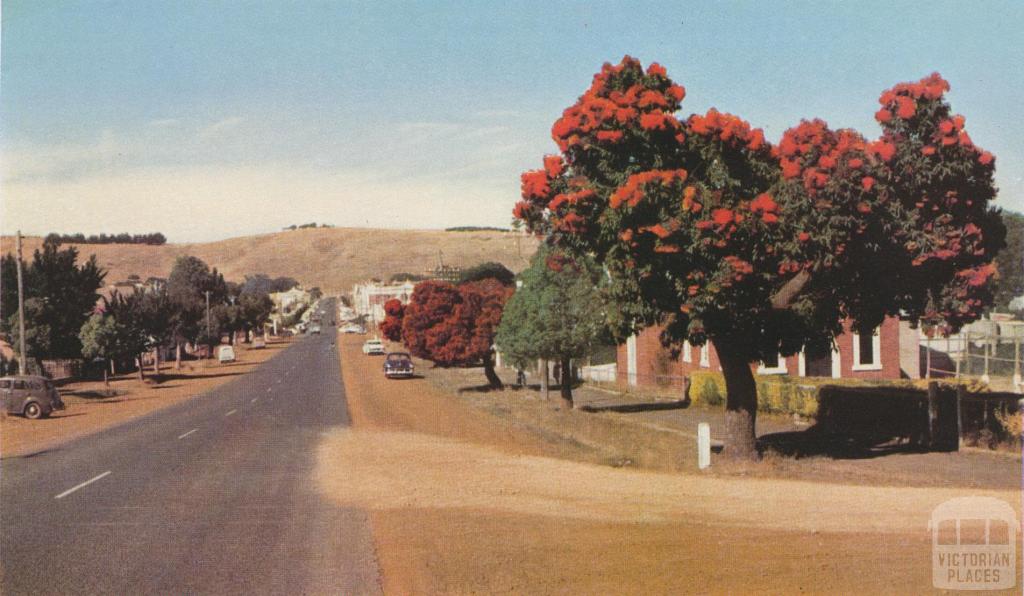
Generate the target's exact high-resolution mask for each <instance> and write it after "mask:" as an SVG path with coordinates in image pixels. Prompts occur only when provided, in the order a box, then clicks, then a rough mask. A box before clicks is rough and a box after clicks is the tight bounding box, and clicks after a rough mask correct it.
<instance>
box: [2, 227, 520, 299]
mask: <svg viewBox="0 0 1024 596" xmlns="http://www.w3.org/2000/svg"><path fill="white" fill-rule="evenodd" d="M42 242H43V239H42V238H41V237H27V238H25V239H24V243H25V257H26V259H29V258H31V255H32V251H33V250H35V249H36V248H38V247H39V246H41V245H42ZM69 245H70V246H78V249H79V253H80V254H81V255H84V256H85V257H88V256H89V255H92V254H95V255H96V258H97V260H98V261H99V263H100V265H101V266H102V267H103V268H104V269H106V270H107V271H108V272H109V273H108V274H107V283H113V282H115V281H121V280H124V279H126V278H127V277H128V276H129V275H132V274H135V275H138V276H139V277H141V278H142V279H146V278H147V277H167V275H168V273H170V271H171V267H172V266H173V265H174V260H175V258H177V257H178V256H180V255H194V256H196V257H199V258H200V259H202V260H204V261H206V262H207V263H208V264H209V265H210V266H212V267H217V269H219V270H220V271H221V272H222V273H223V274H224V277H225V278H227V279H229V280H232V281H242V280H243V279H244V277H245V275H246V274H249V275H251V274H254V273H265V274H267V275H269V276H271V277H277V276H288V277H294V278H295V279H297V280H299V282H300V283H301V284H303V285H304V286H306V287H312V286H319V287H320V288H322V289H323V290H324V291H325V292H329V293H336V292H341V291H350V290H351V289H352V285H353V284H355V283H357V282H359V281H364V280H366V279H369V278H371V277H376V278H378V279H383V280H387V279H388V278H390V277H391V275H393V274H395V273H401V272H410V273H422V272H423V271H424V270H426V269H429V268H433V267H436V266H437V264H438V258H439V255H443V259H444V263H445V264H447V265H456V266H460V267H470V266H473V265H476V264H478V263H482V262H486V261H496V262H499V263H502V264H503V265H505V266H506V267H508V268H509V269H511V270H513V271H521V270H522V269H523V268H525V267H526V265H527V264H528V261H529V258H530V256H531V255H532V254H533V252H534V251H535V250H536V248H537V240H536V239H534V238H533V237H531V236H523V235H521V234H517V233H513V232H494V231H479V232H463V233H458V234H453V233H451V232H444V231H441V230H381V229H368V228H310V229H300V230H294V231H285V232H278V233H274V234H263V235H259V236H244V237H240V238H231V239H228V240H220V241H217V242H205V243H196V244H170V243H169V244H164V245H160V246H148V245H142V244H83V245H75V244H69ZM13 251H14V239H13V238H12V237H9V236H4V237H3V238H0V253H2V254H6V253H9V252H13Z"/></svg>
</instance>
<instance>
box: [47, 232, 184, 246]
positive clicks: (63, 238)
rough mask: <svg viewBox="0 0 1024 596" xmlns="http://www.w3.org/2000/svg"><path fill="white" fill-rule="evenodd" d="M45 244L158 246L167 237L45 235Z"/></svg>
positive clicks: (137, 235)
mask: <svg viewBox="0 0 1024 596" xmlns="http://www.w3.org/2000/svg"><path fill="white" fill-rule="evenodd" d="M45 241H46V242H53V243H57V244H60V243H62V242H66V243H69V244H150V245H160V244H166V243H167V237H166V236H164V235H163V234H161V233H160V232H154V233H152V234H124V233H122V234H99V235H97V234H93V235H90V236H86V235H85V234H80V233H79V234H57V233H51V234H47V235H46V238H45Z"/></svg>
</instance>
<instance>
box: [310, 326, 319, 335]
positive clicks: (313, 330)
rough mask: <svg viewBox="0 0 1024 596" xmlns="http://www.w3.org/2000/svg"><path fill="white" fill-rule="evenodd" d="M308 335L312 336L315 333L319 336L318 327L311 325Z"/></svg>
mask: <svg viewBox="0 0 1024 596" xmlns="http://www.w3.org/2000/svg"><path fill="white" fill-rule="evenodd" d="M309 333H310V334H314V333H315V334H317V335H320V325H313V326H312V327H310V328H309Z"/></svg>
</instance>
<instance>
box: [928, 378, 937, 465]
mask: <svg viewBox="0 0 1024 596" xmlns="http://www.w3.org/2000/svg"><path fill="white" fill-rule="evenodd" d="M938 443H939V383H938V381H930V382H929V383H928V448H929V449H934V448H935V447H937V446H938Z"/></svg>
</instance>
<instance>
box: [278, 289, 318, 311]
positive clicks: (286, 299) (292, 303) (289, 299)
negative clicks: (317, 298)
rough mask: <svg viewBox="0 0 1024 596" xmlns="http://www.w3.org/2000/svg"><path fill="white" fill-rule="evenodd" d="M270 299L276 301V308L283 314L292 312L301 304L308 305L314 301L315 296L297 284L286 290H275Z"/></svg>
mask: <svg viewBox="0 0 1024 596" xmlns="http://www.w3.org/2000/svg"><path fill="white" fill-rule="evenodd" d="M270 299H271V300H272V301H273V302H274V310H275V311H277V313H279V314H282V315H287V314H291V312H292V311H294V310H295V309H296V308H298V307H299V305H303V304H305V305H308V304H310V303H312V302H313V297H312V296H311V295H310V293H309V292H307V291H306V290H303V289H302V287H301V286H295V287H294V288H292V289H290V290H287V291H284V292H273V293H271V294H270Z"/></svg>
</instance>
